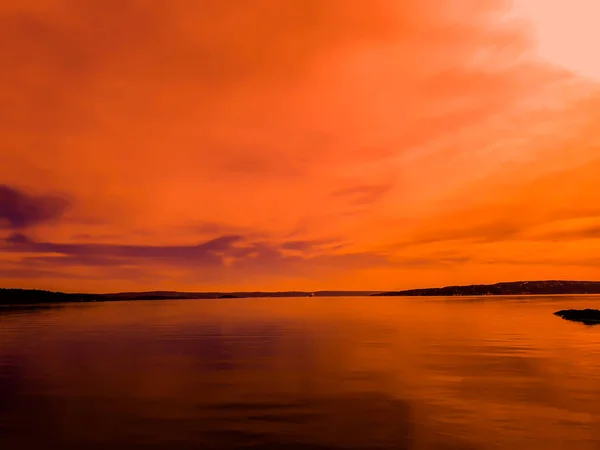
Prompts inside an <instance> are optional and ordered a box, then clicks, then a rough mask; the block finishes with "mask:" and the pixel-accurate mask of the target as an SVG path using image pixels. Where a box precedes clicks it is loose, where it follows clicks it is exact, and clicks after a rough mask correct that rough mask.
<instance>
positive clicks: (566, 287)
mask: <svg viewBox="0 0 600 450" xmlns="http://www.w3.org/2000/svg"><path fill="white" fill-rule="evenodd" d="M556 294H600V281H515V282H511V283H496V284H476V285H471V286H447V287H443V288H430V289H411V290H408V291H393V292H381V293H375V294H372V295H374V296H419V297H431V296H453V295H462V296H469V295H556Z"/></svg>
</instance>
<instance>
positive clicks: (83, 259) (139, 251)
mask: <svg viewBox="0 0 600 450" xmlns="http://www.w3.org/2000/svg"><path fill="white" fill-rule="evenodd" d="M320 243H321V241H314V242H311V241H289V242H283V243H275V242H267V241H256V242H253V241H250V240H248V239H247V238H246V237H244V236H239V235H225V236H221V237H218V238H216V239H212V240H209V241H206V242H204V243H200V244H197V245H172V246H159V245H117V244H90V243H84V244H71V243H68V244H65V243H53V242H38V241H34V240H32V239H30V238H28V237H27V236H25V235H23V234H19V233H15V234H13V235H11V236H9V237H8V238H6V239H5V241H4V246H3V247H0V250H3V251H5V252H15V253H24V254H28V253H30V254H35V256H25V257H24V258H23V259H22V264H24V265H29V266H31V267H37V266H43V267H48V266H54V267H58V266H66V267H82V266H96V267H124V266H130V265H132V264H133V265H137V264H141V263H143V264H148V263H150V264H151V263H152V262H166V263H168V264H170V265H173V266H179V267H182V266H183V267H204V268H217V267H225V266H226V265H227V264H228V259H233V260H234V261H233V263H232V264H231V265H230V267H233V268H234V269H239V270H242V271H247V272H253V273H255V272H257V271H258V272H260V271H265V273H268V272H271V271H287V272H289V273H294V272H296V273H301V272H302V273H304V272H305V271H306V270H307V267H303V264H302V263H305V262H309V264H308V266H309V267H311V268H314V267H317V266H320V267H332V268H336V267H338V268H345V269H348V268H360V267H370V266H372V265H373V264H375V265H377V264H385V263H387V258H386V257H385V255H382V254H374V253H373V254H371V253H350V254H329V255H319V256H312V257H311V256H310V255H306V256H303V257H301V256H297V255H287V254H285V250H290V249H304V250H307V251H309V250H310V249H312V248H315V247H316V246H318V245H319V244H320ZM45 254H47V256H46V255H45Z"/></svg>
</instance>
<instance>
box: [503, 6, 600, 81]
mask: <svg viewBox="0 0 600 450" xmlns="http://www.w3.org/2000/svg"><path fill="white" fill-rule="evenodd" d="M514 7H515V10H516V12H517V13H518V14H520V15H521V16H522V17H523V19H524V20H528V21H530V23H531V25H532V27H533V32H534V35H535V39H536V42H537V51H538V53H539V55H540V56H541V57H542V58H545V59H547V60H548V61H549V62H551V63H554V64H558V65H560V66H562V67H564V68H566V69H568V70H572V71H574V72H575V73H577V74H579V75H583V76H586V77H592V78H595V79H600V61H598V57H597V51H596V49H595V46H594V44H593V43H594V42H600V28H599V27H598V17H600V3H598V2H597V1H596V0H569V1H561V0H515V1H514Z"/></svg>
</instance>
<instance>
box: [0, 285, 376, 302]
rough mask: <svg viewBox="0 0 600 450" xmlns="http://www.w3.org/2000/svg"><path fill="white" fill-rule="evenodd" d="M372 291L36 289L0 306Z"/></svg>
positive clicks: (6, 295)
mask: <svg viewBox="0 0 600 450" xmlns="http://www.w3.org/2000/svg"><path fill="white" fill-rule="evenodd" d="M372 293H373V292H372V291H369V292H361V291H320V292H315V293H311V292H302V291H288V292H229V293H228V292H176V291H154V292H118V293H113V294H71V293H64V292H52V291H44V290H39V289H2V288H0V305H27V304H44V303H65V302H106V301H124V300H183V299H190V300H192V299H211V298H220V299H228V298H256V297H308V296H310V295H311V294H313V295H315V296H330V297H333V296H358V295H370V294H372Z"/></svg>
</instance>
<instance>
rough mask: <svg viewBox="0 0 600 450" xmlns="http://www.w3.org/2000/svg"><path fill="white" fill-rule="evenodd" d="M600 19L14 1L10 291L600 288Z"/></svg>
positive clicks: (580, 4)
mask: <svg viewBox="0 0 600 450" xmlns="http://www.w3.org/2000/svg"><path fill="white" fill-rule="evenodd" d="M442 4H443V6H440V5H442ZM367 5H368V6H367ZM598 17H600V2H597V1H595V0H588V1H585V0H570V1H568V2H566V1H563V0H539V1H535V0H516V1H515V2H514V3H511V2H508V1H506V2H505V1H498V0H448V1H444V2H441V1H440V0H406V1H402V2H398V1H396V0H372V1H369V2H365V1H362V0H286V1H285V2H283V1H280V0H229V1H209V0H204V1H192V0H189V1H187V0H173V1H168V2H137V1H133V0H115V1H108V0H81V1H74V2H62V1H57V0H24V1H21V2H15V1H11V2H2V3H1V4H0V38H1V40H0V55H2V60H3V62H4V64H3V66H4V68H3V71H2V75H1V76H0V100H1V101H2V105H4V107H3V108H2V109H1V110H0V136H1V138H2V146H0V279H1V280H2V285H3V286H4V287H35V288H45V289H55V290H62V291H92V292H108V291H132V290H166V289H168V290H285V289H302V290H316V289H400V288H411V287H427V286H440V285H447V284H465V283H467V284H468V283H479V282H481V283H484V282H495V281H510V280H521V279H600V269H598V267H599V266H598V264H597V262H598V254H599V251H600V240H599V238H600V206H598V201H597V193H598V190H599V188H600V148H599V144H600V126H598V125H599V124H598V123H597V122H598V121H599V120H600V115H599V112H600V90H599V89H598V87H599V86H598V84H597V83H598V81H597V80H600V60H599V59H598V58H597V57H596V56H595V55H596V53H597V50H596V46H597V42H600V28H599V27H598V26H595V25H594V23H593V22H594V21H596V20H597V19H598Z"/></svg>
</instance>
